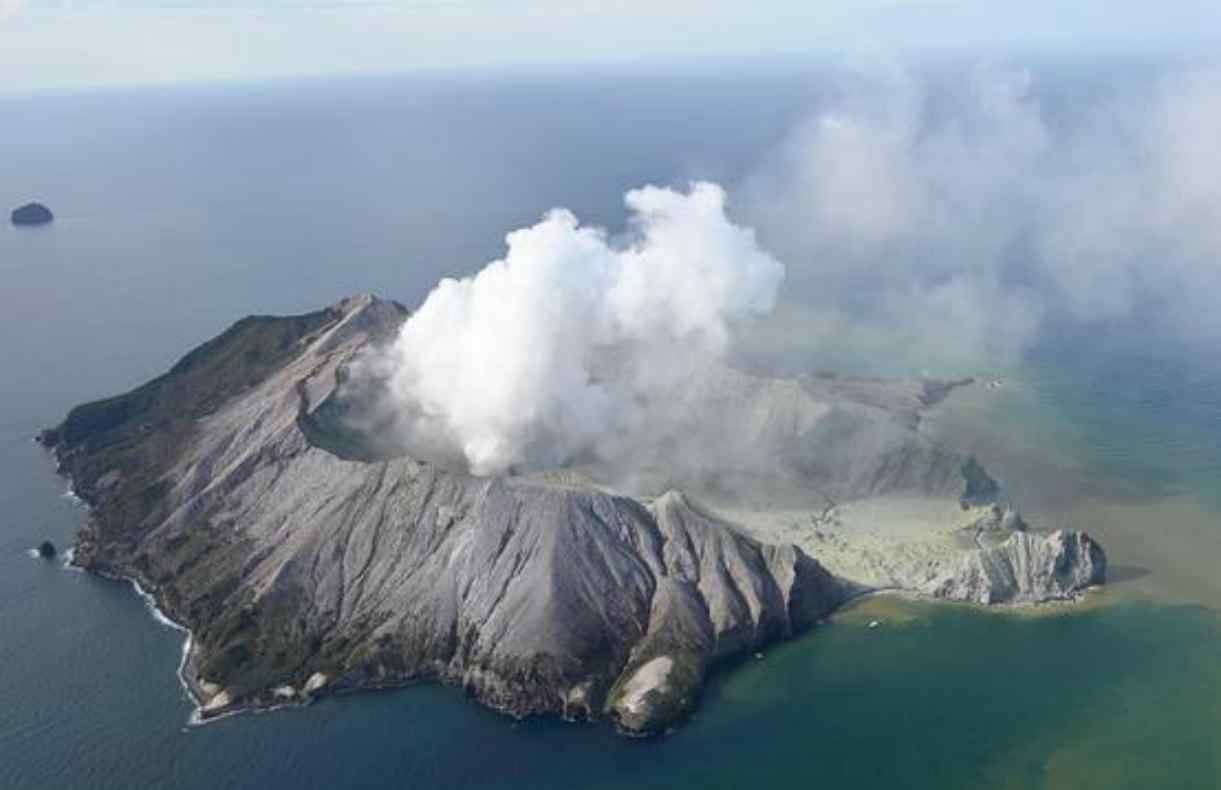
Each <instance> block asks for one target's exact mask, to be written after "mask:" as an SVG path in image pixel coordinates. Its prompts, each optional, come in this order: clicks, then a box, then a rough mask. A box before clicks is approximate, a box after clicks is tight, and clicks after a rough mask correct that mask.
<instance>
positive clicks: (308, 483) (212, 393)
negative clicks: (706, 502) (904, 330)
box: [40, 296, 1105, 733]
mask: <svg viewBox="0 0 1221 790" xmlns="http://www.w3.org/2000/svg"><path fill="white" fill-rule="evenodd" d="M405 317H406V310H405V309H404V308H403V307H402V306H401V305H398V304H396V303H393V302H386V301H381V300H378V299H375V298H372V297H367V296H362V297H354V298H351V299H346V300H344V301H342V302H340V303H338V304H337V305H335V306H333V307H330V308H328V309H326V310H322V311H319V312H316V313H311V314H308V315H304V316H295V317H287V318H276V317H251V318H247V319H243V320H242V321H239V322H238V323H237V324H235V325H234V326H233V327H231V328H230V329H229V330H227V331H226V332H225V333H223V334H222V335H220V336H218V337H217V338H215V339H213V340H211V341H209V342H208V343H205V344H204V345H202V346H200V347H199V348H197V349H195V350H194V351H192V352H191V353H190V354H188V355H187V356H186V357H184V358H183V359H182V360H181V361H180V362H179V363H178V364H177V365H175V366H174V367H173V368H172V369H171V370H170V371H169V372H168V373H167V374H165V375H164V376H161V377H159V378H157V379H154V380H153V381H151V382H149V383H147V384H145V385H143V386H142V387H139V388H137V389H136V390H133V391H132V392H130V393H127V394H125V395H121V396H118V397H115V398H111V399H108V400H104V401H98V402H95V403H89V404H85V405H82V406H79V407H77V408H76V409H73V410H72V412H71V413H70V414H69V415H68V417H67V418H66V419H65V421H64V422H63V423H62V424H61V425H59V426H57V427H56V428H53V429H49V430H48V431H46V432H44V433H43V434H42V436H41V437H40V438H41V440H42V441H43V443H44V444H46V445H47V446H49V447H51V448H53V449H54V452H55V454H56V457H57V459H58V462H59V466H60V471H61V472H62V473H63V474H65V475H67V476H68V477H70V479H71V480H72V483H73V486H74V489H75V491H76V492H77V494H78V495H79V496H81V498H82V499H84V500H85V501H86V502H87V503H88V504H89V505H90V516H89V519H88V522H87V523H86V525H85V526H84V527H83V528H82V531H81V534H80V538H79V542H78V546H77V550H76V562H77V564H79V565H81V566H82V567H84V568H86V569H89V570H93V571H95V572H99V573H106V574H111V575H121V576H128V577H132V578H135V579H137V580H138V581H139V582H140V583H141V585H143V586H144V587H146V588H147V589H149V590H151V591H152V592H153V594H154V595H155V596H156V598H157V601H158V603H159V605H160V606H161V608H162V609H163V610H164V611H165V612H166V613H167V614H168V615H169V616H170V617H171V618H173V619H174V620H176V621H177V622H180V623H182V624H183V625H185V626H186V627H187V628H189V629H190V630H191V632H192V641H191V650H190V655H189V657H188V658H189V660H188V662H187V663H186V666H185V667H184V680H185V681H186V682H187V683H188V684H189V686H190V687H191V689H192V691H193V693H194V695H195V697H196V698H197V700H198V701H199V703H200V705H201V709H202V711H203V713H204V715H216V714H219V713H222V712H226V711H229V710H235V709H242V708H247V707H258V706H267V705H275V704H284V703H286V702H293V701H303V700H306V699H309V698H310V697H312V696H315V695H318V694H323V693H331V692H335V691H342V690H349V689H359V688H370V687H378V686H386V685H397V684H402V683H405V682H410V681H414V680H424V679H433V680H440V681H443V682H447V683H453V684H460V685H461V686H463V687H464V688H465V689H467V690H468V691H469V692H470V693H471V694H472V695H473V696H475V697H476V698H477V699H478V700H479V701H481V702H483V703H484V704H487V705H489V706H492V707H494V708H497V709H499V710H502V711H505V712H507V713H510V714H513V715H517V716H523V715H531V714H558V715H561V716H565V717H571V718H582V717H600V716H609V717H610V718H612V719H613V720H615V721H616V722H617V724H618V725H619V726H620V727H621V728H622V729H624V730H625V731H629V732H636V733H644V732H652V731H656V730H658V729H660V728H662V727H664V726H665V725H666V724H668V723H669V722H671V721H673V720H675V719H676V718H678V717H681V716H682V715H683V714H684V713H686V712H687V711H688V710H690V708H691V706H692V705H693V704H694V702H695V700H696V698H697V695H698V691H699V688H700V686H701V684H702V681H703V678H704V676H705V674H706V673H707V671H708V670H709V668H710V667H711V666H713V665H714V664H715V663H716V662H717V661H718V660H721V659H726V658H730V657H732V656H735V655H740V654H742V653H744V652H746V651H752V650H755V649H758V648H759V647H761V646H763V645H765V644H767V643H769V642H771V641H774V640H777V639H782V638H786V637H789V636H791V635H793V634H795V633H798V632H800V631H801V630H803V629H806V628H808V627H810V626H811V625H812V624H814V623H815V622H817V621H818V620H819V619H820V618H823V617H825V616H826V615H827V614H829V613H830V612H831V611H833V610H834V609H835V608H836V607H837V606H839V605H841V604H842V603H843V602H844V601H845V600H846V599H847V598H849V597H851V596H853V595H855V594H857V593H859V592H860V591H861V588H860V587H859V586H858V585H855V584H853V583H851V582H849V581H846V580H840V579H837V578H835V577H834V576H832V575H831V574H830V573H828V572H827V571H826V570H825V569H824V568H823V567H822V566H821V565H820V564H819V563H818V562H817V560H816V559H815V558H811V557H809V556H807V555H806V554H805V553H803V552H802V551H801V550H800V549H798V548H796V547H794V546H791V545H779V546H777V545H768V544H764V543H760V542H759V541H757V540H755V539H752V538H751V537H749V536H748V535H747V534H745V533H744V532H743V531H741V530H739V529H738V528H736V527H735V526H734V525H732V524H730V523H727V522H726V521H724V520H722V519H721V518H719V517H717V516H716V515H715V514H714V513H712V512H711V511H709V510H707V509H706V508H704V507H703V506H701V505H699V504H698V503H696V502H695V501H694V500H692V499H691V498H690V497H688V496H686V495H684V494H682V493H680V492H678V491H675V490H669V491H666V492H664V493H661V492H657V493H658V494H659V495H658V496H655V497H649V498H648V499H638V498H633V497H629V496H623V495H617V494H614V493H609V492H608V491H606V490H602V489H600V488H598V487H596V486H593V485H590V484H587V483H585V482H583V480H582V479H580V478H579V477H578V476H575V475H567V474H551V475H548V474H536V475H525V476H508V477H499V478H480V477H475V476H472V475H469V474H465V473H462V472H458V471H452V470H449V469H446V468H443V467H441V466H437V465H434V464H430V463H427V462H422V461H419V460H415V459H413V458H411V457H409V456H406V455H397V456H395V457H388V456H386V455H385V454H370V455H368V456H367V457H365V456H362V455H361V454H360V453H350V452H343V451H342V449H343V448H344V447H348V448H350V446H351V444H352V438H351V437H350V436H341V435H339V433H338V432H335V431H331V430H329V429H328V426H333V425H334V424H335V420H334V418H333V413H334V412H335V410H336V406H335V404H336V402H337V399H338V398H339V397H340V388H341V383H342V382H343V380H344V377H345V375H346V370H347V366H348V365H349V364H350V363H351V362H352V361H353V360H354V359H355V358H356V356H357V355H358V354H359V353H361V352H362V350H364V349H367V348H368V347H369V346H370V345H371V344H376V343H379V342H383V341H385V340H387V339H389V338H391V337H392V336H393V335H394V333H395V331H396V330H397V328H398V327H399V325H400V324H401V323H402V321H403V320H404V319H405ZM726 375H727V376H729V380H730V382H731V385H732V386H731V387H730V388H735V387H736V388H739V389H742V390H743V391H746V392H747V393H748V394H750V393H753V394H750V397H746V398H745V400H741V399H739V400H740V402H744V403H747V404H749V408H748V411H747V412H746V413H744V414H745V416H744V418H743V419H741V420H738V421H737V426H738V427H735V429H734V430H735V431H738V430H742V431H746V432H747V433H749V434H750V435H751V436H754V437H755V438H759V437H760V436H775V437H782V438H783V437H796V438H793V439H791V442H796V444H791V448H796V449H800V452H796V449H793V452H794V455H793V456H792V457H793V458H794V459H799V460H800V459H812V460H810V462H809V463H805V462H803V463H793V464H788V469H789V472H788V473H789V474H791V475H792V476H794V477H795V478H798V479H801V478H807V479H808V480H809V481H810V484H811V485H812V486H819V487H821V488H823V489H825V490H828V491H834V492H835V493H836V494H837V495H839V496H848V497H850V496H868V495H872V494H876V493H881V492H885V491H889V490H903V489H906V488H918V489H920V490H929V491H938V492H941V491H944V490H947V489H948V488H954V489H955V490H956V491H958V492H963V491H964V488H966V489H968V493H972V492H973V493H972V495H973V496H984V498H987V497H988V496H994V495H995V493H996V492H995V486H991V487H989V485H988V483H989V482H990V478H987V477H986V473H983V472H982V469H978V468H977V466H976V465H974V464H972V463H970V462H969V461H968V459H963V458H961V457H959V456H957V455H955V454H953V453H951V452H949V451H946V450H943V449H940V448H937V447H933V446H930V445H928V444H927V443H926V442H924V441H923V440H922V439H921V438H920V437H918V436H917V434H916V433H915V431H914V426H915V424H916V423H917V422H918V415H919V412H920V410H921V409H922V408H924V407H925V406H926V405H927V404H928V403H930V402H933V401H935V400H936V399H938V398H940V397H942V396H943V395H944V394H945V392H947V391H948V389H947V388H946V387H945V386H943V385H936V384H927V383H920V384H896V383H888V382H870V381H863V380H854V379H843V380H838V379H827V378H822V379H810V380H807V381H804V382H797V383H793V382H778V381H777V382H770V383H769V382H768V381H766V380H761V379H755V378H753V377H749V376H744V375H742V374H728V373H727V374H726ZM760 403H765V404H766V408H762V407H760V405H759V404H760ZM777 404H780V405H777ZM752 415H753V416H752ZM878 426H881V427H878ZM730 433H731V434H733V435H732V436H731V437H730V438H731V439H732V440H733V441H739V440H740V439H742V438H743V437H742V436H741V435H737V434H734V433H733V432H730ZM863 437H872V439H874V440H876V441H872V442H867V443H866V444H867V446H868V447H869V448H871V449H870V451H869V452H867V453H861V452H860V451H859V444H860V443H861V441H862V439H863ZM784 441H785V442H790V439H788V438H785V439H784ZM848 444H853V445H858V447H857V449H856V450H855V451H854V450H852V449H851V448H849V447H847V446H846V445H848ZM786 446H789V445H786ZM739 471H741V470H739ZM964 473H965V474H966V476H967V477H968V480H967V481H966V482H965V483H964V479H963V477H964ZM735 474H736V472H735ZM731 476H732V475H731ZM651 479H652V480H654V481H656V479H657V478H656V477H652V478H651ZM972 504H975V503H972ZM1015 541H1016V543H1015ZM1017 543H1020V544H1021V545H1020V546H1018V545H1017ZM1006 547H1010V548H1006ZM988 552H991V554H988ZM997 552H1000V554H999V555H998V554H997ZM1014 552H1017V553H1016V554H1015V553H1014ZM985 555H986V556H985ZM1010 555H1013V556H1010ZM971 556H972V557H974V559H970V560H968V559H964V562H963V571H962V574H961V575H960V576H956V577H952V578H946V579H944V580H942V582H941V583H940V585H939V587H938V588H937V589H935V590H929V591H926V592H930V593H931V594H935V595H941V596H943V597H956V598H963V599H969V600H979V601H983V602H1000V601H1006V600H1024V601H1027V600H1031V601H1032V600H1041V599H1045V598H1059V597H1064V596H1065V595H1071V594H1073V593H1075V592H1076V591H1077V590H1079V589H1080V588H1082V587H1084V586H1087V585H1089V584H1093V583H1097V582H1099V581H1101V575H1102V573H1103V572H1104V567H1105V561H1104V560H1103V559H1102V555H1101V550H1100V549H1099V548H1098V547H1097V546H1096V544H1094V543H1093V542H1092V541H1090V540H1089V539H1088V538H1087V537H1085V536H1083V535H1078V534H1076V533H1057V535H1056V536H1050V537H1041V536H1032V535H1027V534H1025V533H1023V534H1021V535H1013V536H1011V538H1010V539H1009V540H1008V541H1005V542H1003V543H1001V544H1000V546H998V547H991V548H988V549H981V550H980V552H979V553H978V556H975V555H974V554H972V555H971Z"/></svg>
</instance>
